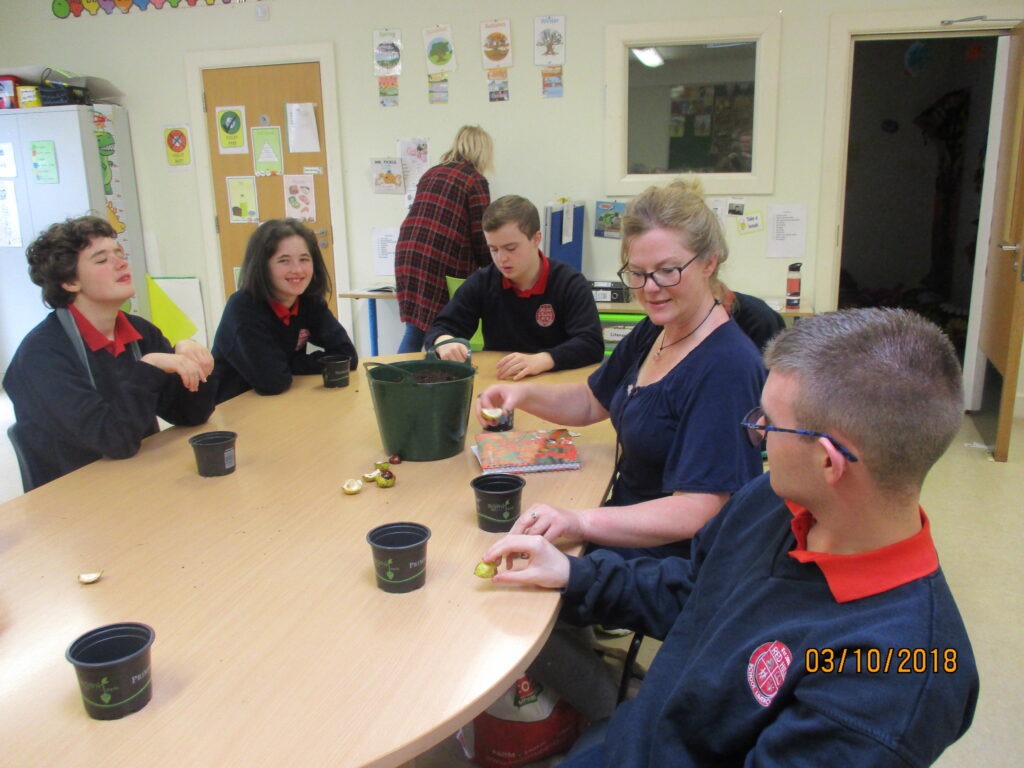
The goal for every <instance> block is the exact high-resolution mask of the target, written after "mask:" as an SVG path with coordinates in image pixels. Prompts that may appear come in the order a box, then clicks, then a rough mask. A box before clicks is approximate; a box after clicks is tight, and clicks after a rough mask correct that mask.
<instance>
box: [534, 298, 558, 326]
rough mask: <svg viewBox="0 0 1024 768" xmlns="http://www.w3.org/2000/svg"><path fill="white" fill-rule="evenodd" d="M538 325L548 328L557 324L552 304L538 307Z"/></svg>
mask: <svg viewBox="0 0 1024 768" xmlns="http://www.w3.org/2000/svg"><path fill="white" fill-rule="evenodd" d="M536 317H537V325H539V326H540V327H541V328H547V327H549V326H550V325H551V324H552V323H554V322H555V308H554V307H552V306H551V305H550V304H541V305H540V306H539V307H537V315H536Z"/></svg>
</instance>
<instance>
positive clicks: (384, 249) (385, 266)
mask: <svg viewBox="0 0 1024 768" xmlns="http://www.w3.org/2000/svg"><path fill="white" fill-rule="evenodd" d="M398 233H399V228H398V227H374V228H373V232H372V237H373V274H375V275H378V276H381V277H383V276H385V275H393V274H395V248H396V247H397V246H398Z"/></svg>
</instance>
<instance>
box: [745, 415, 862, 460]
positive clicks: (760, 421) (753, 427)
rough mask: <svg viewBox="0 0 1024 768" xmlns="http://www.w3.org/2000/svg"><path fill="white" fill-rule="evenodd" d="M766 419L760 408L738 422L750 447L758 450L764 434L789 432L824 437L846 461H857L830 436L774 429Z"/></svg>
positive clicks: (809, 431) (796, 430)
mask: <svg viewBox="0 0 1024 768" xmlns="http://www.w3.org/2000/svg"><path fill="white" fill-rule="evenodd" d="M767 420H768V418H767V417H766V416H765V414H764V409H763V408H761V406H757V407H756V408H753V409H752V410H751V411H750V413H748V414H747V415H746V416H744V417H743V421H741V422H740V426H741V427H745V428H746V430H747V437H748V438H749V439H750V443H751V445H753V446H754V447H755V448H760V447H761V443H763V442H764V438H765V435H764V434H761V433H762V432H764V433H765V434H767V433H768V432H789V433H791V434H794V435H807V436H808V437H824V438H825V439H826V440H828V441H829V442H830V443H832V445H834V446H835V449H836V450H837V451H839V452H840V453H841V454H843V456H845V457H846V460H847V461H857V457H856V456H854V455H853V454H852V453H851V452H850V451H849V450H848V449H847V448H846V447H845V446H844V445H843V444H842V443H840V442H839V441H838V440H836V439H835V438H834V437H832V436H831V435H826V434H825V433H824V432H814V431H812V430H810V429H785V428H783V427H775V426H772V425H771V424H767V423H765V422H767Z"/></svg>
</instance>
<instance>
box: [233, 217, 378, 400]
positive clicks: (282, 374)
mask: <svg viewBox="0 0 1024 768" xmlns="http://www.w3.org/2000/svg"><path fill="white" fill-rule="evenodd" d="M330 291H331V278H330V275H328V274H327V266H326V265H325V264H324V258H323V255H322V254H321V253H320V246H319V245H318V244H317V241H316V235H314V234H313V232H312V231H311V230H310V229H309V228H308V227H306V226H305V225H304V224H302V223H301V222H300V221H298V220H296V219H271V220H270V221H265V222H263V223H262V224H261V225H260V226H259V227H258V228H257V229H256V231H255V232H253V234H252V237H250V238H249V243H248V245H246V248H245V259H244V260H243V262H242V272H241V275H240V276H239V280H238V290H237V291H236V292H235V293H234V294H232V295H231V297H230V298H229V299H228V302H227V305H226V306H225V307H224V314H223V315H222V316H221V319H220V326H219V327H218V328H217V334H216V336H214V339H213V357H214V360H215V361H216V364H217V375H218V381H219V387H218V391H217V402H218V403H222V402H224V401H225V400H230V399H231V398H232V397H235V396H236V395H240V394H241V393H243V392H246V391H248V390H250V389H255V390H256V391H257V392H258V393H259V394H261V395H279V394H281V393H282V392H284V391H285V390H286V389H288V387H290V386H291V383H292V376H302V375H308V374H314V373H320V358H321V357H323V356H324V355H325V354H338V355H347V356H348V357H349V358H351V363H350V364H351V365H352V366H355V364H356V363H357V362H358V356H357V355H356V348H355V346H353V344H352V341H351V339H349V335H348V333H347V332H346V331H345V329H344V328H343V327H342V325H341V323H339V322H338V319H337V318H336V317H335V316H334V315H333V314H331V310H330V309H329V308H328V306H327V302H326V301H325V297H326V296H327V295H328V294H329V293H330ZM307 343H308V344H313V345H315V346H317V347H320V348H321V349H322V350H323V351H316V352H310V351H308V350H307V348H306V345H307Z"/></svg>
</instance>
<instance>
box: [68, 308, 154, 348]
mask: <svg viewBox="0 0 1024 768" xmlns="http://www.w3.org/2000/svg"><path fill="white" fill-rule="evenodd" d="M68 310H69V311H70V312H71V316H72V317H73V318H75V325H77V326H78V332H79V333H80V334H82V341H84V342H85V345H86V346H87V347H89V349H91V350H92V351H93V352H99V351H100V350H101V349H105V350H107V352H109V353H110V354H111V355H113V356H114V357H117V356H118V355H120V354H121V353H122V352H124V351H125V349H126V348H127V347H128V345H129V344H131V343H132V342H133V341H138V340H139V339H141V338H142V334H141V333H139V332H138V331H137V330H135V326H134V325H132V324H131V323H130V322H128V318H127V317H126V316H125V314H124V312H122V311H121V310H118V311H117V318H116V319H115V320H114V338H113V339H108V338H107V337H106V336H104V335H103V334H102V333H100V332H99V331H98V330H96V326H95V325H93V324H92V323H90V322H89V321H88V319H86V317H85V315H83V314H82V313H81V312H79V311H78V309H77V308H76V307H75V305H74V304H69V305H68Z"/></svg>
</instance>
